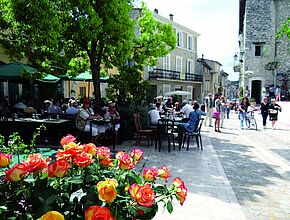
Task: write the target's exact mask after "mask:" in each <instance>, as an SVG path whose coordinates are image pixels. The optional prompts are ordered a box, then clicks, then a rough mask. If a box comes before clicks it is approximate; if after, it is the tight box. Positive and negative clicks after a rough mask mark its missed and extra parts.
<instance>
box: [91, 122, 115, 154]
mask: <svg viewBox="0 0 290 220" xmlns="http://www.w3.org/2000/svg"><path fill="white" fill-rule="evenodd" d="M93 124H95V125H107V126H108V128H110V125H112V130H113V132H112V134H113V136H112V138H113V150H115V147H116V131H115V127H116V120H114V119H112V118H110V119H105V118H102V119H94V120H91V121H90V137H92V126H93Z"/></svg>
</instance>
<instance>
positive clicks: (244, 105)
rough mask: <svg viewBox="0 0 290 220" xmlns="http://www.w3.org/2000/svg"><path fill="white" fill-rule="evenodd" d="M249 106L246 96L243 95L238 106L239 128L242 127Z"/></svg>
mask: <svg viewBox="0 0 290 220" xmlns="http://www.w3.org/2000/svg"><path fill="white" fill-rule="evenodd" d="M249 106H251V104H250V102H249V99H248V97H246V96H245V97H244V98H243V99H242V102H241V104H240V106H239V108H238V110H239V119H240V128H241V129H244V121H245V118H246V115H247V110H248V107H249Z"/></svg>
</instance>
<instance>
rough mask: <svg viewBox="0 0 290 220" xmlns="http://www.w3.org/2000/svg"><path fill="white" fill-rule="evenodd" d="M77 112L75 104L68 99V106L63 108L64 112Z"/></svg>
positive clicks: (73, 113) (72, 113)
mask: <svg viewBox="0 0 290 220" xmlns="http://www.w3.org/2000/svg"><path fill="white" fill-rule="evenodd" d="M78 112H79V109H78V108H77V104H76V102H75V101H74V100H70V101H69V102H68V107H67V109H66V110H65V113H66V114H67V115H75V114H77V113H78Z"/></svg>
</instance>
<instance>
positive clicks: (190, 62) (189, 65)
mask: <svg viewBox="0 0 290 220" xmlns="http://www.w3.org/2000/svg"><path fill="white" fill-rule="evenodd" d="M192 69H193V60H189V59H188V60H187V65H186V72H187V73H192V72H193V71H192Z"/></svg>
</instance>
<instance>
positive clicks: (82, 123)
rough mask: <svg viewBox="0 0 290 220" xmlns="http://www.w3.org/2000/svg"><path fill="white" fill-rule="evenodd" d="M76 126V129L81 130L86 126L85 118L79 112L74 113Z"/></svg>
mask: <svg viewBox="0 0 290 220" xmlns="http://www.w3.org/2000/svg"><path fill="white" fill-rule="evenodd" d="M75 120H76V127H77V129H78V130H80V131H83V130H84V129H85V126H86V120H84V119H83V118H82V117H81V116H80V113H77V114H76V118H75Z"/></svg>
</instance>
